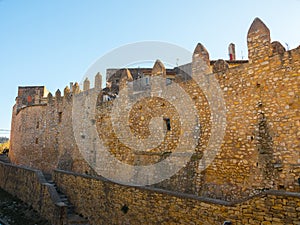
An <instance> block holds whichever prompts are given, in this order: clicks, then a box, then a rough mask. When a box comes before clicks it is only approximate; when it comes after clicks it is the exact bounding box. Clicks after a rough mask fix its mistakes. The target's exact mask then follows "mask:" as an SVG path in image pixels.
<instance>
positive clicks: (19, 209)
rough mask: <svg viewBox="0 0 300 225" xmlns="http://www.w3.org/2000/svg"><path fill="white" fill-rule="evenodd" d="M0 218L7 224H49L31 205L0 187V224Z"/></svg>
mask: <svg viewBox="0 0 300 225" xmlns="http://www.w3.org/2000/svg"><path fill="white" fill-rule="evenodd" d="M1 220H2V221H3V222H4V223H5V224H8V225H24V224H26V225H35V224H36V225H51V224H50V222H48V221H47V220H45V219H44V218H42V217H41V216H40V215H39V214H38V213H37V212H36V211H35V210H34V209H33V208H32V207H30V206H28V205H27V204H26V203H24V202H22V201H21V200H19V199H17V198H15V197H13V196H12V195H11V194H9V193H8V192H6V191H4V190H3V189H1V188H0V225H2V223H1Z"/></svg>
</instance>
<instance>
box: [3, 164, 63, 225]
mask: <svg viewBox="0 0 300 225" xmlns="http://www.w3.org/2000/svg"><path fill="white" fill-rule="evenodd" d="M0 181H1V182H0V187H1V188H2V189H3V190H5V191H7V192H9V193H11V194H12V195H14V196H16V197H17V198H19V199H21V200H22V201H24V202H26V203H27V204H29V205H31V206H32V207H33V208H34V209H35V210H36V211H38V212H39V214H40V215H41V216H42V217H44V218H46V219H47V220H49V221H50V222H51V224H55V225H56V224H57V225H64V224H66V216H67V208H66V205H65V204H64V203H63V202H62V201H61V200H60V197H59V196H58V194H57V192H56V190H55V188H54V187H53V186H52V185H50V184H48V183H47V182H46V180H45V178H44V176H43V174H42V172H41V171H38V170H34V169H29V168H26V167H22V166H16V165H12V164H8V163H3V162H0Z"/></svg>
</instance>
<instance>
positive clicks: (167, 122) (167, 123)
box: [164, 118, 171, 131]
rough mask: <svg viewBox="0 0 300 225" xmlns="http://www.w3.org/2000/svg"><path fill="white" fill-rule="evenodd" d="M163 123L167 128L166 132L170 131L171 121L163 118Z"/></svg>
mask: <svg viewBox="0 0 300 225" xmlns="http://www.w3.org/2000/svg"><path fill="white" fill-rule="evenodd" d="M164 121H165V124H166V127H167V130H168V131H169V130H171V121H170V119H169V118H164Z"/></svg>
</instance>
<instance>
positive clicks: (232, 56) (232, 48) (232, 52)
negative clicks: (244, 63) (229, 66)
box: [228, 43, 235, 61]
mask: <svg viewBox="0 0 300 225" xmlns="http://www.w3.org/2000/svg"><path fill="white" fill-rule="evenodd" d="M228 53H229V60H230V61H233V60H235V44H233V43H230V45H229V47H228Z"/></svg>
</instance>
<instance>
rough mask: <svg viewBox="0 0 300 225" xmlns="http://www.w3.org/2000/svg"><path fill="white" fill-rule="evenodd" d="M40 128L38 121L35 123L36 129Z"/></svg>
mask: <svg viewBox="0 0 300 225" xmlns="http://www.w3.org/2000/svg"><path fill="white" fill-rule="evenodd" d="M39 127H40V121H37V122H36V129H38V128H39Z"/></svg>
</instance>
